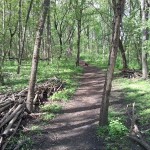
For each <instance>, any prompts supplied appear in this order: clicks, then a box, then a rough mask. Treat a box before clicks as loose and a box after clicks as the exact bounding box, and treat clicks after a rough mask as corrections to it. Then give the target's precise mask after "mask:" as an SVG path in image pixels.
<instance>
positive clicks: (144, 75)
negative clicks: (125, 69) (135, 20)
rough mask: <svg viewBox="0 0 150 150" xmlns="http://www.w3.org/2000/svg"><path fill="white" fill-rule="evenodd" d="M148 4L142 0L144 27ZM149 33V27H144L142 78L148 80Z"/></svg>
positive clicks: (146, 19)
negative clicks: (147, 49)
mask: <svg viewBox="0 0 150 150" xmlns="http://www.w3.org/2000/svg"><path fill="white" fill-rule="evenodd" d="M148 9H149V8H148V4H147V2H146V0H141V14H142V25H145V24H146V22H147V21H148V14H149V10H148ZM148 36H149V33H148V27H144V26H143V31H142V78H143V79H147V78H148V63H147V52H146V49H145V47H147V46H146V45H145V44H146V41H147V40H148V39H149V37H148Z"/></svg>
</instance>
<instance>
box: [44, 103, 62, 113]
mask: <svg viewBox="0 0 150 150" xmlns="http://www.w3.org/2000/svg"><path fill="white" fill-rule="evenodd" d="M41 110H42V111H43V112H50V113H59V112H60V111H61V110H62V106H60V105H58V104H48V105H44V106H41Z"/></svg>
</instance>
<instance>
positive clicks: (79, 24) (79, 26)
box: [76, 19, 81, 66]
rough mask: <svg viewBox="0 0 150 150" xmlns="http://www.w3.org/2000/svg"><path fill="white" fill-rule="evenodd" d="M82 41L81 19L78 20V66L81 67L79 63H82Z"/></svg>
mask: <svg viewBox="0 0 150 150" xmlns="http://www.w3.org/2000/svg"><path fill="white" fill-rule="evenodd" d="M80 39H81V19H80V20H78V39H77V60H76V66H79V61H80Z"/></svg>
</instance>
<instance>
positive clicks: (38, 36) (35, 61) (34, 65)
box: [26, 0, 50, 112]
mask: <svg viewBox="0 0 150 150" xmlns="http://www.w3.org/2000/svg"><path fill="white" fill-rule="evenodd" d="M49 5H50V0H44V3H43V11H42V13H41V17H40V19H39V24H38V29H37V32H36V39H35V45H34V51H33V58H32V67H31V75H30V82H29V89H28V96H27V103H26V107H27V110H28V111H29V112H32V109H33V98H34V87H35V82H36V73H37V67H38V58H39V49H40V46H41V39H42V35H43V29H44V23H45V19H46V16H47V13H48V9H49Z"/></svg>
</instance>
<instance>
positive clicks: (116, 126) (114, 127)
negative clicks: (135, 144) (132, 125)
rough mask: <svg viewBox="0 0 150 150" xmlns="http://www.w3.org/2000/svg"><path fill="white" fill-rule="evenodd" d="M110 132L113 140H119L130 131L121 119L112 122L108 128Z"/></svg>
mask: <svg viewBox="0 0 150 150" xmlns="http://www.w3.org/2000/svg"><path fill="white" fill-rule="evenodd" d="M108 132H109V136H110V139H111V140H116V139H117V138H122V137H123V136H125V135H126V134H127V133H128V129H127V127H126V126H125V125H123V123H122V122H121V121H120V119H117V120H111V121H110V123H109V126H108Z"/></svg>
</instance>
